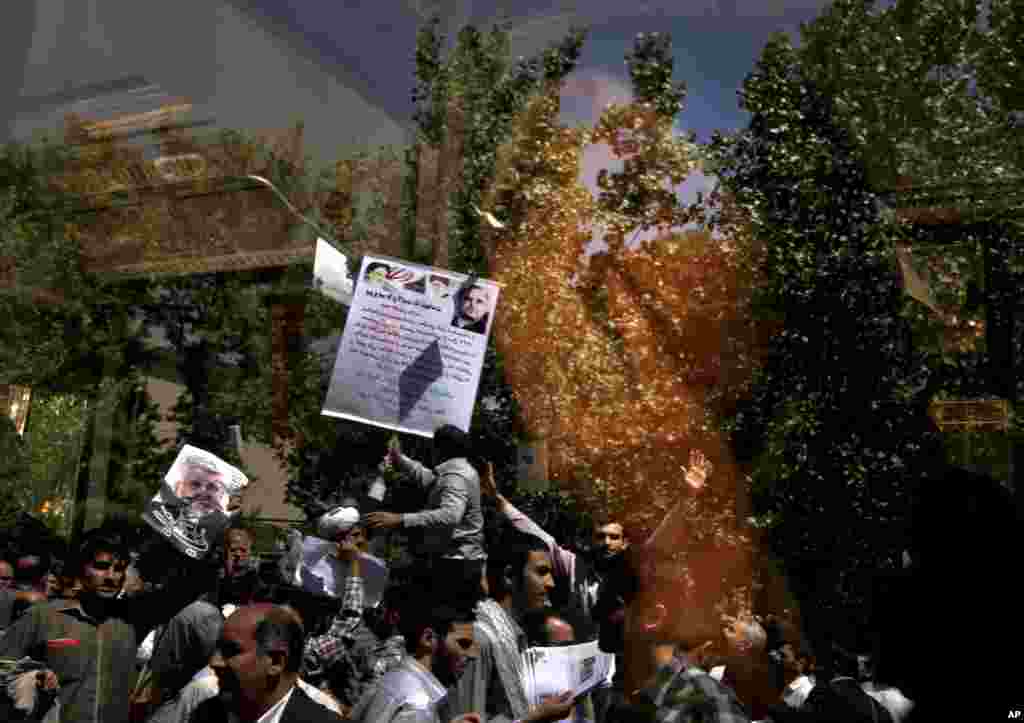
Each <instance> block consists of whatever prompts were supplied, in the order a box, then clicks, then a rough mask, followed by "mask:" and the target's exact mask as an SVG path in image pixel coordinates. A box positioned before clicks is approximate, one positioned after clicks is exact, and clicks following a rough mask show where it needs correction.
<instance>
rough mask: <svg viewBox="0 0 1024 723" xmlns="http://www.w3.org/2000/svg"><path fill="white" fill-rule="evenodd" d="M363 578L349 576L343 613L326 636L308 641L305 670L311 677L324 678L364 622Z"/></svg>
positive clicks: (344, 595)
mask: <svg viewBox="0 0 1024 723" xmlns="http://www.w3.org/2000/svg"><path fill="white" fill-rule="evenodd" d="M362 614H363V578H361V577H354V576H353V577H349V578H347V579H346V580H345V589H344V592H343V593H342V598H341V611H340V612H339V613H338V615H337V616H336V617H335V618H334V620H333V621H332V622H331V627H330V629H329V630H328V631H327V632H326V633H324V634H323V635H317V636H315V637H311V638H310V639H309V640H307V641H306V652H305V663H304V664H305V670H306V673H307V674H308V675H312V676H315V675H322V674H323V672H324V671H326V670H327V669H328V668H329V667H331V665H332V663H333V662H334V661H335V660H336V659H337V658H338V656H340V655H341V654H342V652H343V651H344V650H346V649H347V648H348V646H349V645H350V642H351V640H352V637H353V633H354V632H355V630H356V628H357V627H358V626H359V623H360V622H361V621H362Z"/></svg>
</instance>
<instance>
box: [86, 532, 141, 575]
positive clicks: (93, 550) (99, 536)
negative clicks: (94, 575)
mask: <svg viewBox="0 0 1024 723" xmlns="http://www.w3.org/2000/svg"><path fill="white" fill-rule="evenodd" d="M101 552H109V553H110V554H111V555H113V556H114V557H116V558H118V559H119V560H122V561H124V562H128V561H129V559H130V557H129V555H128V546H127V545H126V544H125V542H124V538H122V537H121V535H119V534H117V533H116V532H113V531H110V530H103V529H97V530H92V531H91V532H88V533H86V535H85V537H83V538H82V542H81V543H80V544H79V546H78V553H77V555H76V557H75V564H74V565H73V566H72V570H73V572H74V574H81V573H82V572H84V570H85V566H86V565H89V564H91V563H92V562H93V560H95V559H96V555H97V554H99V553H101Z"/></svg>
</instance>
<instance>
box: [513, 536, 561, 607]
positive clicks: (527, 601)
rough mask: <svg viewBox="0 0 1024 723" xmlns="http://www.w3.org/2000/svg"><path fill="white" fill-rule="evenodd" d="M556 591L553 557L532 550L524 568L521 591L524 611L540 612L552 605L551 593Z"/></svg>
mask: <svg viewBox="0 0 1024 723" xmlns="http://www.w3.org/2000/svg"><path fill="white" fill-rule="evenodd" d="M554 589H555V576H554V570H553V566H552V565H551V557H550V556H549V555H548V553H546V552H541V551H540V550H532V551H531V552H530V554H529V556H528V557H527V558H526V565H524V566H523V578H522V589H521V591H520V596H521V603H522V608H523V611H524V612H525V611H527V610H539V609H541V608H543V607H545V606H547V605H550V597H551V591H552V590H554Z"/></svg>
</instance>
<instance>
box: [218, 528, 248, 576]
mask: <svg viewBox="0 0 1024 723" xmlns="http://www.w3.org/2000/svg"><path fill="white" fill-rule="evenodd" d="M224 542H225V555H224V572H225V573H227V576H228V577H232V576H233V575H236V574H238V573H239V572H240V571H241V570H242V568H243V567H244V566H245V563H246V562H247V561H248V560H249V557H250V555H251V554H252V540H250V539H249V536H248V535H246V534H245V533H244V532H229V533H228V535H227V539H226V540H225V541H224Z"/></svg>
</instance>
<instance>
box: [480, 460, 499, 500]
mask: <svg viewBox="0 0 1024 723" xmlns="http://www.w3.org/2000/svg"><path fill="white" fill-rule="evenodd" d="M480 493H481V494H482V495H483V496H484V497H490V498H491V499H497V497H498V483H497V482H495V481H494V465H493V464H491V463H490V462H488V463H487V466H486V467H484V473H483V476H481V477H480Z"/></svg>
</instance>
